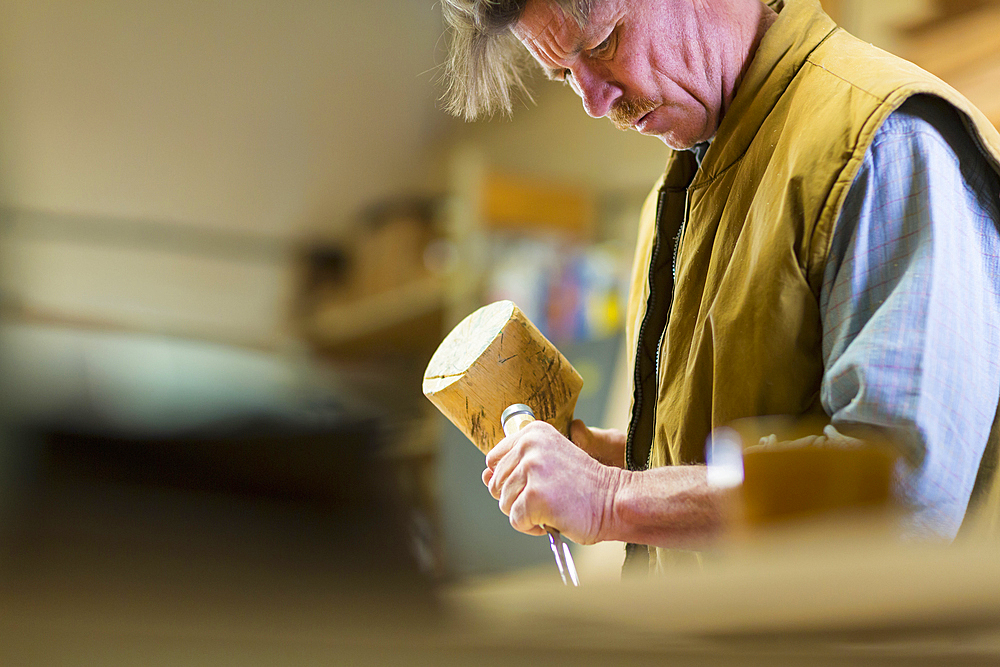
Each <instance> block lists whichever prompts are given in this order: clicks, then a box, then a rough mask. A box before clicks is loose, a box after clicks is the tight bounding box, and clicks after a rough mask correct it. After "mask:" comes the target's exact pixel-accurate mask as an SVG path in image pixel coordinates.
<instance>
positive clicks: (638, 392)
mask: <svg viewBox="0 0 1000 667" xmlns="http://www.w3.org/2000/svg"><path fill="white" fill-rule="evenodd" d="M665 189H666V188H664V190H661V191H660V196H659V200H658V201H657V203H656V240H655V241H654V243H653V253H652V256H651V257H650V262H649V276H648V282H649V296H648V297H647V299H646V303H647V304H655V303H656V280H655V275H654V274H655V272H656V266H657V264H658V260H659V257H660V252H661V250H662V248H663V234H662V232H663V230H662V222H663V202H664V194H665ZM690 207H691V190H690V187H687V188H684V214H683V216H682V217H681V224H680V227H679V228H678V231H677V235H676V236H675V237H674V238H673V239H672V241H673V248H672V250H673V256H672V258H671V266H670V270H671V276H672V278H673V280H672V283H673V284H672V285H671V286H670V287H671V292H672V294H671V298H670V302H669V303H668V305H667V317H666V324H669V322H670V311H671V310H672V309H673V293H675V292H676V291H677V257H678V254H679V252H680V246H681V241H682V240H683V237H684V231H685V230H686V229H687V222H688V217H689V215H690ZM650 319H651V312H650V310H649V309H648V307H647V310H646V314H645V315H644V316H643V318H642V323H641V324H640V325H639V336H638V339H637V340H638V341H639V342H640V343H641V341H643V340H644V339H645V337H646V329H647V328H648V327H649V321H650ZM666 324H664V327H663V330H662V331H660V336H659V339H658V343H657V346H656V355H655V357H654V359H655V363H654V367H653V368H654V377H655V386H657V387H658V386H659V383H660V355H661V353H662V350H663V339H664V337H665V336H666V332H667V326H666ZM638 354H639V351H638V350H637V352H636V364H635V370H634V377H633V386H634V387H635V394H634V397H635V404H634V405H633V407H632V419H631V421H630V422H629V428H628V435H627V437H626V439H625V464H626V467H627V468H628V469H629V470H648V469H649V465H650V462H651V460H652V455H653V447H652V443H650V447H649V452H648V453H647V455H646V464H645V467H644V468H639V467H638V466H636V465H635V464H634V463H633V460H632V454H633V451H634V449H635V430H636V428H637V426H638V421H639V416H640V414H641V413H642V406H643V402H644V398H645V397H644V396H643V391H642V377H641V375H640V368H639V362H638ZM652 416H653V436H652V437H655V435H656V404H655V403H654V404H653V415H652Z"/></svg>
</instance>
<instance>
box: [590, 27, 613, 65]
mask: <svg viewBox="0 0 1000 667" xmlns="http://www.w3.org/2000/svg"><path fill="white" fill-rule="evenodd" d="M617 42H618V30H617V28H616V29H615V30H612V31H611V34H610V35H608V36H607V37H606V38H605V40H604V41H603V42H601V43H600V44H598V45H597V46H595V47H594V48H592V49H590V51H589V54H590V57H591V58H597V59H600V60H608V59H610V58H612V57H614V55H615V46H616V45H617Z"/></svg>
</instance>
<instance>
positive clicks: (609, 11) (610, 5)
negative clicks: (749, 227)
mask: <svg viewBox="0 0 1000 667" xmlns="http://www.w3.org/2000/svg"><path fill="white" fill-rule="evenodd" d="M696 4H698V2H697V0H632V1H629V0H596V1H595V2H594V3H593V9H592V11H591V14H590V19H589V21H588V22H587V24H586V25H585V26H583V27H580V26H578V25H577V23H576V21H575V20H574V19H573V18H572V17H571V16H569V15H568V14H566V13H564V12H563V11H562V9H561V8H560V7H559V6H558V5H556V4H555V3H554V2H551V1H550V0H529V2H528V6H527V8H526V9H525V11H524V14H523V15H522V17H521V19H520V21H518V23H517V25H515V26H514V28H513V32H514V34H515V36H516V37H517V38H518V39H520V40H521V42H522V43H523V44H524V45H525V47H526V48H527V49H528V51H530V52H531V54H532V55H533V56H534V57H535V60H537V61H538V63H539V64H540V65H541V66H542V67H543V68H544V70H545V71H546V73H547V74H548V76H549V78H552V79H555V80H559V81H566V82H567V83H569V85H570V86H572V87H573V90H575V91H576V93H577V94H578V95H579V96H580V97H581V98H583V106H584V109H586V111H587V113H588V114H590V115H591V116H593V117H595V118H600V117H602V116H607V117H608V118H610V119H611V120H612V122H614V123H615V125H617V126H618V127H620V128H622V129H628V128H635V129H636V130H638V131H639V132H641V133H642V134H647V135H651V136H656V137H659V138H660V139H662V140H663V142H664V143H666V144H667V145H668V146H670V147H671V148H678V149H681V148H690V147H691V146H693V145H694V144H696V143H698V142H700V141H705V140H707V139H710V138H711V137H712V136H713V135H714V134H715V131H716V130H717V129H718V126H719V122H720V121H721V118H722V112H723V106H724V104H725V95H726V92H725V91H724V88H725V85H724V84H723V82H722V77H721V75H720V72H721V68H722V66H723V65H722V63H721V62H720V59H719V57H718V54H717V53H713V51H712V47H713V45H714V44H716V43H717V42H718V41H719V40H721V39H722V37H723V36H722V35H719V34H715V32H717V31H713V30H712V29H711V26H709V25H706V22H705V21H703V20H701V12H699V10H697V9H696V7H695V5H696Z"/></svg>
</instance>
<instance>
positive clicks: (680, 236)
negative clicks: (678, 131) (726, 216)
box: [646, 187, 691, 470]
mask: <svg viewBox="0 0 1000 667" xmlns="http://www.w3.org/2000/svg"><path fill="white" fill-rule="evenodd" d="M690 212H691V188H690V187H688V188H686V189H685V190H684V216H683V217H682V218H681V226H680V228H679V229H678V230H677V236H675V237H674V256H673V259H672V263H671V266H670V271H671V273H672V274H673V276H674V284H673V285H672V287H673V296H671V297H670V307H669V308H668V310H667V324H670V312H671V311H673V309H674V299H675V298H676V296H677V256H678V255H679V254H680V251H681V242H682V241H683V240H684V230H686V229H687V223H688V216H689V215H690ZM666 337H667V327H666V326H664V327H663V331H661V332H660V341H659V343H657V345H656V364H655V365H654V366H653V368H655V369H656V387H657V390H659V387H660V355H661V354H662V352H663V339H664V338H666ZM653 437H654V438H655V437H656V406H655V405H654V406H653ZM652 465H653V447H652V445H650V447H649V453H648V454H646V470H649V469H650V468H651V467H652Z"/></svg>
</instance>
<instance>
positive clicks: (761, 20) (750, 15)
mask: <svg viewBox="0 0 1000 667" xmlns="http://www.w3.org/2000/svg"><path fill="white" fill-rule="evenodd" d="M732 4H733V5H734V7H733V11H734V12H735V13H736V16H740V17H744V19H743V21H742V25H741V27H739V28H737V29H736V30H735V31H734V41H733V53H732V60H731V61H730V62H731V63H734V65H735V66H734V67H733V72H734V74H733V75H732V76H731V78H729V80H727V81H726V82H725V83H726V84H728V85H727V86H726V88H727V90H726V92H725V94H724V96H723V100H724V102H723V107H722V115H725V112H726V111H727V110H728V109H729V105H730V104H731V103H732V101H733V98H734V97H736V91H737V90H738V89H739V87H740V83H742V81H743V77H744V76H745V75H746V72H747V70H748V69H749V68H750V63H751V62H753V58H754V55H755V54H756V53H757V48H758V47H759V46H760V43H761V40H763V39H764V35H765V34H766V33H767V31H768V30H769V29H770V28H771V26H772V25H774V22H775V21H777V20H778V14H777V12H775V11H774V10H773V9H771V8H770V7H768V6H767V5H765V4H764V3H762V2H760V1H759V0H747V1H746V2H734V3H732ZM735 5H739V6H738V7H737V6H735ZM720 120H721V118H720Z"/></svg>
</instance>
